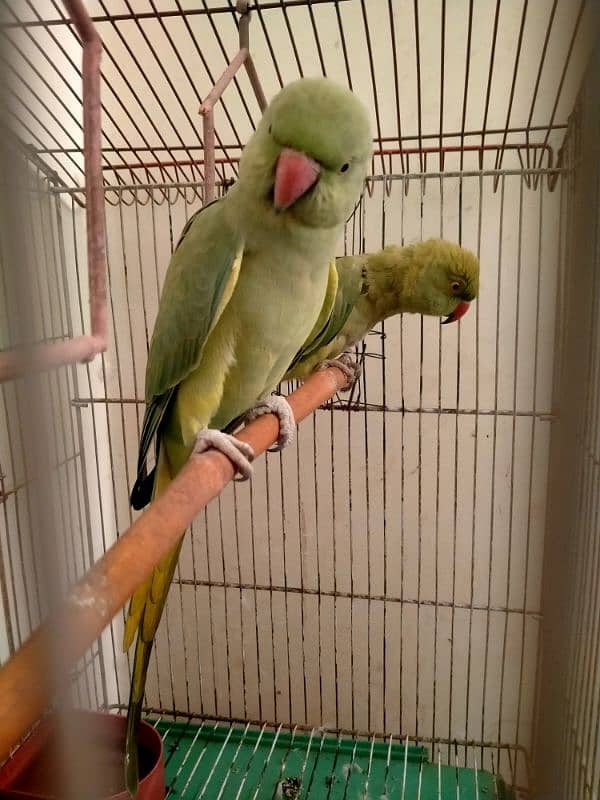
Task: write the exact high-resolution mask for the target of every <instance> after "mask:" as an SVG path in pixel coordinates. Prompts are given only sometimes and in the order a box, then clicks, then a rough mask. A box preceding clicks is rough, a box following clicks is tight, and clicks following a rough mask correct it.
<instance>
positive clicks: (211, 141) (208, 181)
mask: <svg viewBox="0 0 600 800" xmlns="http://www.w3.org/2000/svg"><path fill="white" fill-rule="evenodd" d="M202 123H203V134H202V135H203V139H204V197H203V204H204V205H206V204H207V203H210V202H212V201H213V200H214V199H215V182H216V171H215V120H214V114H213V110H212V108H211V109H210V110H209V111H206V112H204V111H203V120H202Z"/></svg>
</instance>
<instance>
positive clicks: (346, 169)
mask: <svg viewBox="0 0 600 800" xmlns="http://www.w3.org/2000/svg"><path fill="white" fill-rule="evenodd" d="M349 169H350V164H348V162H346V163H345V164H342V166H341V167H340V172H348V170H349Z"/></svg>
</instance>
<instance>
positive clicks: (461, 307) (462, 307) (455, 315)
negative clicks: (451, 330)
mask: <svg viewBox="0 0 600 800" xmlns="http://www.w3.org/2000/svg"><path fill="white" fill-rule="evenodd" d="M469 305H470V304H469V303H467V301H466V300H461V301H460V303H459V304H458V305H457V306H456V308H455V309H454V311H453V312H452V313H451V314H449V315H448V316H447V317H446V319H443V320H442V325H447V324H448V323H449V322H456V320H457V319H460V318H461V317H464V315H465V314H466V313H467V311H468V310H469Z"/></svg>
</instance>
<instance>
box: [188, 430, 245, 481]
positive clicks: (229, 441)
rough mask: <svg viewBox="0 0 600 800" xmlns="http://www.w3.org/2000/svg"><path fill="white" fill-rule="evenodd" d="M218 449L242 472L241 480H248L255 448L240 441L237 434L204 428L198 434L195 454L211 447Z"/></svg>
mask: <svg viewBox="0 0 600 800" xmlns="http://www.w3.org/2000/svg"><path fill="white" fill-rule="evenodd" d="M211 447H212V448H214V449H215V450H218V451H219V452H220V453H223V455H224V456H227V458H228V459H229V460H230V461H231V463H232V464H233V465H234V467H235V468H236V470H237V472H239V473H240V475H241V476H242V477H241V480H244V481H247V480H248V478H251V477H252V464H251V462H252V461H253V460H254V450H253V449H252V447H250V445H249V444H246V442H240V440H239V439H236V438H235V436H231V434H229V433H223V431H217V430H214V429H213V428H203V429H202V430H201V431H199V432H198V435H197V436H196V444H195V445H194V450H193V454H194V455H200V454H201V453H204V452H205V451H206V450H210V448H211Z"/></svg>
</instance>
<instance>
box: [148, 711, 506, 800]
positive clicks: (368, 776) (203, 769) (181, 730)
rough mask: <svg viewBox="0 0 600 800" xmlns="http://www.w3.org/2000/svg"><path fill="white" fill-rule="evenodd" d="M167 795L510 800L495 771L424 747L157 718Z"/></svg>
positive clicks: (245, 799)
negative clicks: (449, 762)
mask: <svg viewBox="0 0 600 800" xmlns="http://www.w3.org/2000/svg"><path fill="white" fill-rule="evenodd" d="M156 727H157V729H158V730H159V731H160V732H161V735H162V737H163V742H164V746H165V767H166V781H167V795H166V796H167V798H171V800H176V798H187V800H191V798H194V800H196V799H197V800H199V799H200V798H203V797H205V798H209V799H210V800H220V799H221V798H227V800H309V799H310V800H325V799H326V798H327V799H328V800H391V799H392V798H398V800H450V798H452V800H457V798H460V799H461V800H492V799H493V798H495V799H497V800H513V798H514V796H513V794H512V792H511V791H510V790H508V789H507V788H506V785H505V784H504V781H503V780H502V779H501V778H499V777H497V776H494V775H492V774H491V773H490V772H486V771H484V770H478V769H470V768H466V767H454V766H444V765H442V764H440V763H438V764H434V763H431V762H430V761H429V758H428V752H427V749H426V748H425V747H421V746H414V745H408V743H407V744H394V743H392V742H391V741H390V742H389V743H388V742H381V741H380V742H376V741H374V740H357V739H353V738H351V737H347V738H344V737H337V736H333V735H331V734H327V735H326V734H323V733H321V732H319V731H313V732H312V733H310V734H307V733H304V732H302V733H299V732H295V731H292V732H291V733H288V732H282V730H281V728H280V729H278V730H275V731H273V730H267V729H266V728H265V727H263V728H258V729H257V728H250V726H249V725H248V726H245V727H244V726H239V725H226V724H215V723H213V722H210V723H209V722H205V723H202V724H199V725H196V724H191V723H183V722H181V723H168V722H158V723H157V726H156Z"/></svg>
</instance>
